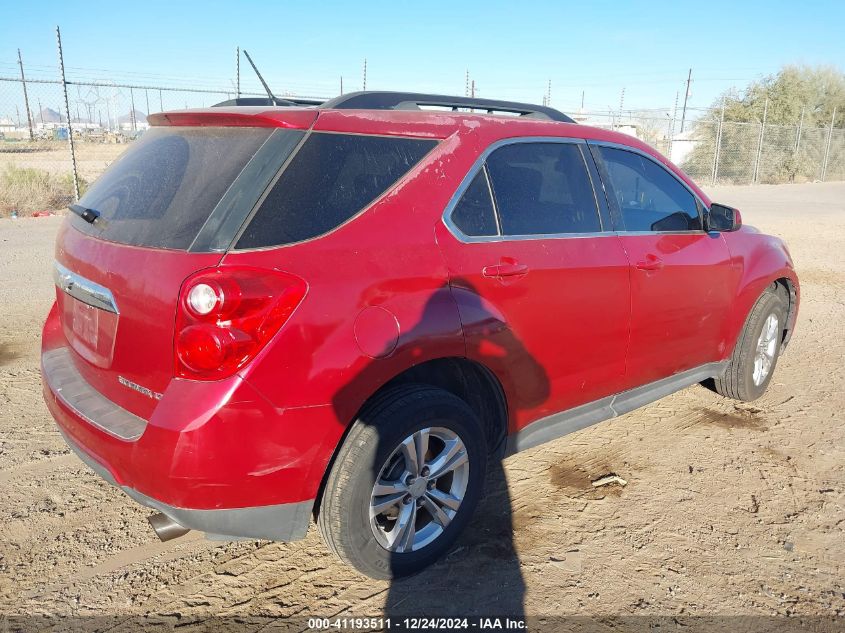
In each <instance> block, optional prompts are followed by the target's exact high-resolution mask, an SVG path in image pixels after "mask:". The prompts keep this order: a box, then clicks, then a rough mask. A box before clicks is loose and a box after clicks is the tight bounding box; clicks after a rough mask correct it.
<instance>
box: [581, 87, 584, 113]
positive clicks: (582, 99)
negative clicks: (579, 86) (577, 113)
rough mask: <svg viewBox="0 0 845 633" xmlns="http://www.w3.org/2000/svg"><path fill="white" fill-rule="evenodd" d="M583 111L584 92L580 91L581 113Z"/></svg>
mask: <svg viewBox="0 0 845 633" xmlns="http://www.w3.org/2000/svg"><path fill="white" fill-rule="evenodd" d="M583 111H584V91H583V90H582V91H581V112H583Z"/></svg>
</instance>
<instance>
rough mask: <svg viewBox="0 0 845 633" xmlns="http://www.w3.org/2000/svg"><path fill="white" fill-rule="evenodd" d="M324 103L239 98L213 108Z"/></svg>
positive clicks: (267, 98)
mask: <svg viewBox="0 0 845 633" xmlns="http://www.w3.org/2000/svg"><path fill="white" fill-rule="evenodd" d="M321 103H323V99H300V98H299V97H276V98H275V99H271V98H270V97H238V98H237V99H229V100H227V101H221V102H220V103H215V104H214V105H213V106H211V107H212V108H225V107H228V106H316V105H320V104H321Z"/></svg>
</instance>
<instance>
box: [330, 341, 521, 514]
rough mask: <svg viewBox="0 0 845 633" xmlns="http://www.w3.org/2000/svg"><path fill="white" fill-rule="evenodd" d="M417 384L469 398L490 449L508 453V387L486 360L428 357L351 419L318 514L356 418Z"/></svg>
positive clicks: (494, 452) (388, 384)
mask: <svg viewBox="0 0 845 633" xmlns="http://www.w3.org/2000/svg"><path fill="white" fill-rule="evenodd" d="M414 384H419V385H426V386H432V387H439V388H441V389H443V390H445V391H448V392H449V393H452V394H454V395H456V396H457V397H459V398H460V399H461V400H463V401H464V402H466V403H467V404H468V405H469V407H470V408H471V409H472V410H473V411H474V412H475V414H476V415H478V417H479V419H480V420H481V422H482V425H483V428H484V434H485V437H486V439H487V446H488V449H489V452H490V453H491V454H492V455H495V456H497V457H502V456H503V455H504V450H505V446H506V444H507V442H506V439H507V429H508V406H507V400H506V398H505V392H504V389H503V388H502V385H501V383H500V382H499V379H498V378H497V377H496V375H495V374H494V373H493V372H492V371H491V370H490V369H489V368H487V367H486V366H484V365H483V364H481V363H479V362H477V361H474V360H470V359H468V358H465V357H459V356H450V357H444V358H436V359H432V360H428V361H425V362H423V363H419V364H417V365H414V366H412V367H408V368H406V369H404V370H403V371H401V372H399V373H398V374H396V375H395V376H393V377H392V378H390V379H389V380H388V381H386V382H385V383H384V384H382V385H381V386H380V387H379V388H378V389H377V390H376V391H375V392H374V393H373V394H372V395H370V397H368V398H367V399H366V400H365V401H364V403H363V404H362V405H361V407H360V408H359V409H358V411H356V413H355V415H354V416H353V417H352V419H350V420H348V421H347V425H346V428H345V430H344V432H343V435H342V436H341V438H340V441H338V442H337V445H336V446H335V447H334V450H333V451H332V456H331V458H330V459H329V461H328V463H327V464H326V468H325V470H324V472H323V474H322V477H321V480H320V487H319V489H318V491H317V497H316V500H315V502H314V514H315V516H316V514H317V513H318V512H319V508H320V503H321V500H322V497H323V492H324V490H325V486H326V481H327V480H328V477H329V474H330V473H331V471H332V468H333V467H334V464H335V461H336V459H337V455H338V453H339V452H340V449H341V447H342V446H343V444H344V443H345V442H346V439H347V437H348V435H349V432H350V430H351V429H352V427H353V426H354V423H355V420H356V419H358V417H359V416H360V414H361V412H362V411H364V410H365V409H367V408H368V407H372V406H375V405H377V404H378V402H379V401H380V400H381V399H383V398H385V397H389V396H390V394H391V393H394V392H395V391H396V390H397V389H401V388H403V387H407V386H409V385H414Z"/></svg>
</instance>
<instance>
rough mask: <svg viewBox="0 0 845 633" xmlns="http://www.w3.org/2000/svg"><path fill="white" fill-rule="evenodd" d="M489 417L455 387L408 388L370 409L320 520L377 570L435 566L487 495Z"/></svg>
mask: <svg viewBox="0 0 845 633" xmlns="http://www.w3.org/2000/svg"><path fill="white" fill-rule="evenodd" d="M486 451H487V446H486V441H485V438H484V434H483V431H482V427H481V423H480V422H479V420H478V418H477V416H476V415H475V413H473V411H472V409H470V408H469V406H467V404H466V403H465V402H464V401H463V400H461V399H460V398H458V397H457V396H454V395H453V394H451V393H449V392H447V391H444V390H442V389H437V388H434V387H428V386H424V385H410V386H405V387H400V388H399V389H397V390H394V391H391V392H390V393H388V394H386V395H385V396H383V397H381V398H380V399H378V401H377V402H375V403H374V404H373V405H372V406H370V407H368V408H367V409H365V411H363V412H362V414H361V416H360V417H359V419H358V420H357V421H356V422H355V423H354V426H353V427H352V429H351V430H350V432H349V435H348V437H347V438H346V441H345V442H344V444H343V446H342V447H341V449H340V452H339V453H338V455H337V459H336V460H335V463H334V465H333V466H332V470H331V472H330V474H329V477H328V479H327V481H326V487H325V491H324V493H323V498H322V501H321V504H320V512H319V516H318V519H317V523H318V526H319V528H320V531H321V533H322V534H323V538H324V539H325V541H326V543H327V544H328V545H329V547H330V548H331V549H332V550H333V551H334V552H335V554H337V555H338V556H339V557H340V558H341V559H342V560H343V561H344V562H346V563H348V564H350V565H352V566H353V567H355V568H356V569H357V570H358V571H360V572H361V573H363V574H366V575H367V576H370V577H372V578H396V577H399V576H405V575H407V574H411V573H414V572H416V571H419V570H421V569H423V568H424V567H426V566H428V565H430V564H431V563H433V562H434V561H435V560H437V559H438V558H439V557H440V556H441V555H443V554H444V553H445V552H446V551H447V550H448V549H449V547H451V545H452V544H453V543H454V541H455V539H456V538H457V537H458V535H459V534H460V532H461V531H462V530H463V528H464V527H465V526H466V524H467V522H468V521H469V519H470V518H471V515H472V512H473V510H474V509H475V506H476V505H477V502H478V500H479V498H480V496H481V494H482V490H483V485H484V474H485V470H486V460H487V453H486Z"/></svg>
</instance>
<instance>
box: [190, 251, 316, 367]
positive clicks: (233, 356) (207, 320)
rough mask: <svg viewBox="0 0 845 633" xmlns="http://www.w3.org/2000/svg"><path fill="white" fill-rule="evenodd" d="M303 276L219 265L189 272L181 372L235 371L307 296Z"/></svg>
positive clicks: (253, 355)
mask: <svg viewBox="0 0 845 633" xmlns="http://www.w3.org/2000/svg"><path fill="white" fill-rule="evenodd" d="M305 291H306V284H305V282H304V281H303V280H302V279H300V278H299V277H295V276H293V275H289V274H287V273H281V272H277V271H267V270H261V269H254V268H234V267H233V268H226V267H223V268H215V269H212V270H204V271H200V272H198V273H196V274H194V275H192V276H191V277H189V278H188V279H187V280H186V281H185V283H184V284H182V290H181V291H180V293H179V308H178V311H177V316H176V341H175V347H176V375H177V376H180V377H182V378H192V379H195V380H218V379H220V378H226V377H227V376H231V375H232V374H234V373H235V372H236V371H237V370H238V369H240V368H241V367H243V366H244V365H245V364H246V363H248V362H249V361H250V360H251V359H253V358H254V357H255V355H256V354H257V353H258V352H259V351H260V350H261V349H262V348H263V347H264V345H265V344H266V343H267V341H269V340H270V339H271V338H272V337H273V335H275V334H276V332H278V331H279V328H281V327H282V325H284V323H285V321H287V320H288V318H290V315H291V314H293V311H294V310H295V309H296V307H297V306H298V305H299V304H300V302H301V301H302V299H303V297H305Z"/></svg>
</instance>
